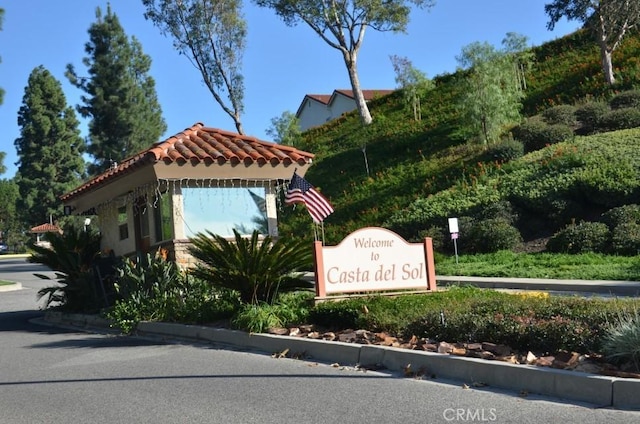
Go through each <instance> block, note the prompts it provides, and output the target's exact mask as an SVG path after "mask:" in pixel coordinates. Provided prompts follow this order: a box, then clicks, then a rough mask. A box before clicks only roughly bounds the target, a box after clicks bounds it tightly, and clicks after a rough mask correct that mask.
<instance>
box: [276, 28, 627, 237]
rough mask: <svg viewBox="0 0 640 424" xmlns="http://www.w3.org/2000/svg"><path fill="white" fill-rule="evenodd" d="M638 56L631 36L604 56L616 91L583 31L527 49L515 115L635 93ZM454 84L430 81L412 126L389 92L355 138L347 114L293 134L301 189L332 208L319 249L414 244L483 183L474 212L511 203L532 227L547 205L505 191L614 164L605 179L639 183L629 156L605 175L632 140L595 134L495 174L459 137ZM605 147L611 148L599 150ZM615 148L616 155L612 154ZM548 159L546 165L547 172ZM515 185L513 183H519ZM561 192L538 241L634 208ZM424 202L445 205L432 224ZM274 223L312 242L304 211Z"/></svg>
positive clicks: (493, 165)
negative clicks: (611, 210)
mask: <svg viewBox="0 0 640 424" xmlns="http://www.w3.org/2000/svg"><path fill="white" fill-rule="evenodd" d="M639 51H640V36H636V37H633V38H629V39H628V40H627V41H626V42H625V43H624V44H623V46H622V47H621V48H620V49H619V50H618V52H617V53H616V55H614V64H615V65H616V66H617V69H618V70H619V75H620V79H621V80H622V81H624V84H620V85H619V86H617V87H614V88H613V89H611V88H608V87H606V86H605V85H604V83H603V78H602V75H601V71H600V68H599V59H598V50H597V47H596V46H595V44H594V43H593V41H592V40H591V38H590V37H589V35H588V34H586V33H585V32H584V31H578V32H576V33H574V34H572V35H569V36H566V37H563V38H561V39H558V40H555V41H552V42H549V43H546V44H544V45H542V46H539V47H536V48H534V49H533V52H534V54H535V57H536V64H535V67H534V69H533V70H532V71H531V73H530V74H529V75H528V77H527V83H528V86H527V87H528V88H527V91H526V98H525V100H524V102H523V114H524V115H525V116H532V115H535V114H536V113H539V112H540V111H543V110H545V109H546V108H548V107H552V106H554V105H557V104H562V103H566V104H575V103H580V102H586V101H590V100H593V99H609V98H611V97H612V96H613V95H614V94H615V93H616V92H619V91H622V90H625V89H630V88H633V87H634V86H636V85H637V84H638V83H640V80H639V78H640V72H639V71H638V70H640V59H639V58H638V54H637V53H638V52H639ZM458 77H459V75H457V74H446V75H441V76H438V77H436V78H434V82H435V83H436V87H435V89H434V90H433V91H431V92H430V93H429V94H428V95H427V97H426V98H425V99H423V100H422V105H423V110H422V116H423V119H422V121H419V122H416V121H414V120H412V119H411V114H410V113H409V112H408V111H407V110H406V109H405V107H404V104H403V101H402V96H401V93H399V92H395V93H393V94H391V95H389V96H386V97H383V98H379V99H376V100H374V101H373V102H372V103H371V113H372V115H373V117H374V122H373V124H371V125H369V126H367V127H365V128H363V127H362V126H361V124H360V122H359V119H358V117H357V115H356V114H355V113H351V114H347V115H345V116H343V117H341V118H339V119H337V120H335V121H332V122H330V123H328V124H326V125H324V126H322V127H319V128H315V129H312V130H309V131H307V132H305V133H304V134H303V137H304V140H303V141H302V142H301V144H300V145H299V146H297V147H300V148H302V149H303V150H307V151H310V152H313V153H315V154H316V155H317V157H316V162H315V164H314V166H313V167H312V168H311V169H310V170H309V172H308V173H307V179H308V180H309V181H310V182H311V183H312V184H314V185H315V186H316V188H317V189H319V190H320V191H322V193H324V194H325V195H326V196H327V197H328V198H329V199H330V200H331V202H332V204H333V206H334V208H335V213H334V214H332V215H331V216H330V217H328V218H327V220H326V221H325V226H324V236H325V241H326V242H327V243H328V244H335V243H338V242H339V241H341V240H342V238H344V237H345V236H346V235H347V234H349V233H350V232H352V231H354V230H355V229H357V228H361V227H364V226H387V227H390V228H393V229H395V230H397V231H398V232H399V233H400V234H401V235H403V236H404V237H407V238H409V239H412V238H416V237H418V236H422V235H424V231H425V230H427V228H428V227H429V226H430V225H434V224H437V225H443V223H441V222H437V220H439V219H440V220H441V219H443V217H445V216H447V215H448V214H451V213H470V212H473V211H472V209H473V207H471V206H469V204H468V203H469V202H470V200H469V199H468V198H467V196H465V195H460V193H463V192H464V191H461V188H465V189H468V188H473V187H475V190H476V191H477V190H479V187H481V186H480V180H482V179H490V178H493V179H494V180H487V181H490V184H489V186H490V190H489V189H487V191H486V193H475V194H474V196H478V197H480V198H482V199H483V201H484V202H487V201H489V200H490V199H495V198H501V199H506V200H509V201H513V200H515V203H516V207H517V208H519V210H518V211H517V212H518V213H519V214H520V216H525V217H528V216H531V217H535V216H536V214H537V213H538V209H537V208H542V209H544V210H546V209H547V206H548V205H546V204H544V202H546V201H547V200H548V197H547V196H543V195H537V196H538V201H539V202H542V203H543V204H542V205H535V207H531V208H530V206H531V205H533V204H535V202H534V201H532V200H530V199H529V198H528V197H527V196H525V195H524V194H517V193H516V191H517V190H516V188H515V187H519V190H521V191H522V190H525V191H526V190H529V191H530V190H531V188H530V187H528V186H527V184H530V185H531V184H533V182H532V181H538V180H539V181H540V184H542V185H543V186H544V185H546V187H547V188H548V189H549V190H551V191H553V190H555V189H556V188H557V187H558V184H557V181H556V178H561V176H564V175H565V174H566V173H565V171H563V170H560V169H557V167H564V166H565V165H566V166H568V167H569V168H571V169H573V170H574V171H575V170H578V169H582V171H580V172H582V174H583V176H584V175H587V174H589V175H595V174H597V173H598V171H597V169H598V167H600V166H601V165H602V164H603V163H606V162H607V161H609V162H611V163H613V164H614V165H613V166H611V167H610V168H611V172H613V171H614V170H615V169H618V170H626V171H628V172H627V174H625V176H624V178H623V181H626V179H628V178H631V179H633V178H636V180H637V179H639V178H638V177H640V174H639V173H638V169H637V166H638V165H637V164H638V163H640V158H636V157H635V156H629V159H628V160H625V165H624V166H622V167H620V166H618V167H617V166H615V161H616V160H618V159H621V158H624V157H627V156H628V155H629V154H632V155H633V154H635V153H634V152H635V150H634V149H636V148H637V147H638V145H640V142H639V141H638V140H640V133H639V132H637V131H634V130H631V131H629V132H626V133H623V134H620V135H615V134H614V133H611V134H610V135H603V134H600V135H598V136H592V137H595V138H593V139H591V138H590V137H584V138H580V137H578V138H576V139H575V140H572V141H569V142H568V143H570V144H559V145H557V146H552V147H553V148H552V149H550V150H547V151H540V152H534V153H532V154H529V155H527V156H525V157H523V158H522V159H520V160H518V161H514V162H513V164H506V165H505V166H502V165H503V164H501V163H498V162H496V161H495V160H493V159H492V158H491V157H488V155H487V151H486V149H485V148H484V147H483V146H480V145H477V144H471V143H469V142H467V140H466V139H465V136H464V134H461V132H460V130H459V127H460V126H459V124H458V122H457V118H458V115H457V111H456V107H455V99H456V96H457V95H458V94H459V84H458V83H457V80H458ZM608 137H614V138H616V140H618V141H617V142H615V143H609V141H608ZM598 146H608V147H607V149H606V151H607V155H608V156H607V158H600V157H598V158H597V159H593V160H591V159H590V158H589V155H592V154H593V153H594V152H598V151H599V150H598V149H599V148H600V147H598ZM615 146H618V147H620V149H622V150H620V151H616V150H615V148H616V147H615ZM612 149H614V150H612ZM559 152H561V153H559ZM550 157H551V158H553V161H551V162H552V163H553V164H552V165H550V163H551V162H550ZM633 160H635V161H636V162H635V163H634V162H633ZM594 161H595V162H594ZM612 161H613V162H612ZM629 161H631V162H629ZM542 163H545V164H546V165H542ZM589 164H593V166H595V168H592V167H590V166H591V165H589ZM507 165H508V166H507ZM627 165H628V166H627ZM549 166H555V167H556V171H557V172H555V171H554V172H555V173H549V172H548V171H549ZM367 167H368V170H369V173H368V175H367ZM581 167H582V168H581ZM523 169H529V171H530V172H531V173H530V174H527V172H525V171H523ZM567 172H569V171H567ZM577 172H578V171H576V172H574V173H573V174H571V175H575V174H576V173H577ZM607 172H609V171H607ZM607 172H604V174H603V175H602V178H596V177H594V179H593V181H596V182H597V184H600V183H602V182H603V181H604V182H606V181H609V179H615V180H616V181H618V182H619V181H620V178H621V177H620V175H618V174H615V172H613V173H608V174H607ZM524 174H527V175H526V176H524ZM497 175H499V176H500V177H498V176H497ZM519 176H522V178H523V179H522V180H519V178H520V177H519ZM562 178H564V177H562ZM593 181H591V180H590V181H589V182H588V183H587V185H589V184H592V183H593ZM581 184H582V183H581ZM583 185H584V184H583ZM631 185H632V186H633V184H631ZM497 186H502V187H506V186H509V187H512V192H509V193H507V194H505V195H503V194H504V193H503V194H500V190H498V189H497ZM616 187H617V186H616ZM565 188H566V191H567V192H571V196H572V197H568V198H563V197H562V196H561V195H559V194H557V192H556V195H555V197H554V200H556V201H557V203H558V205H560V206H558V211H557V212H558V213H557V214H556V215H558V214H559V215H562V214H561V213H560V212H563V211H562V210H561V209H562V207H561V204H563V202H564V204H565V207H564V212H567V214H565V215H567V216H564V217H563V218H559V217H558V220H557V222H555V223H554V224H553V225H542V227H544V228H542V227H541V228H540V231H543V230H544V231H546V232H547V233H548V232H549V231H553V230H555V229H557V228H560V224H561V223H563V222H564V221H563V219H574V220H575V219H583V218H586V217H588V216H587V215H589V216H590V215H594V214H596V212H597V213H600V212H601V211H602V210H604V209H606V208H607V207H612V205H620V204H626V203H630V202H635V201H636V197H637V196H638V190H637V187H636V186H633V187H631V186H630V187H628V188H626V189H619V188H616V189H615V190H609V191H607V190H604V191H601V196H602V197H605V198H607V199H608V200H606V201H598V202H595V203H594V202H592V201H591V200H589V201H586V202H582V201H583V200H585V199H584V193H582V194H576V193H575V192H576V190H577V189H574V188H571V189H569V188H567V187H565ZM596 191H597V190H596ZM620 191H622V192H624V193H625V194H624V196H618V194H620V193H619V192H620ZM445 193H448V194H445ZM525 194H526V193H525ZM611 196H614V198H611ZM616 196H617V197H616ZM430 197H435V198H450V201H449V203H447V210H446V211H442V213H440V215H439V216H437V215H438V214H433V213H432V212H431V215H429V213H426V211H423V210H421V209H420V208H419V206H420V205H421V204H422V205H424V204H425V199H428V198H430ZM567 202H568V203H567ZM427 203H428V202H427ZM445 203H446V202H445ZM471 203H473V201H471ZM582 203H584V204H582ZM577 204H580V205H579V206H580V207H581V208H582V209H589V208H591V207H592V206H593V205H598V207H597V208H595V209H593V211H592V212H591V213H586V212H584V211H582V212H580V213H579V214H575V216H573V217H571V215H572V213H573V212H572V208H573V206H576V205H577ZM475 206H477V205H475ZM412 214H413V215H416V217H415V219H413V221H412V223H411V224H409V223H408V222H407V220H406V219H403V217H404V218H406V217H409V216H411V215H412ZM559 215H558V216H559ZM281 216H282V219H281V222H282V225H281V234H283V235H290V236H294V237H308V238H312V237H313V234H314V232H313V226H312V223H311V220H310V219H309V217H308V214H307V213H306V211H304V208H296V209H295V210H292V209H291V208H284V209H283V210H282V211H281ZM532 222H533V221H532ZM539 224H544V223H539ZM532 225H533V224H532ZM536 225H537V224H536ZM536 236H538V231H535V230H531V229H529V231H524V234H523V237H525V239H526V238H532V237H536Z"/></svg>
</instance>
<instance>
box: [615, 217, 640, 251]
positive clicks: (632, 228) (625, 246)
mask: <svg viewBox="0 0 640 424" xmlns="http://www.w3.org/2000/svg"><path fill="white" fill-rule="evenodd" d="M611 251H612V253H615V254H618V255H628V256H634V255H640V223H637V222H626V223H623V224H620V225H617V226H616V227H615V228H613V230H612V231H611Z"/></svg>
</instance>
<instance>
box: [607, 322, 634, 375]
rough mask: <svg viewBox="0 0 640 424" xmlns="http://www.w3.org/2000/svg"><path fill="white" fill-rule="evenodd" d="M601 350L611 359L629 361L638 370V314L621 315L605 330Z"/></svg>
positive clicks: (619, 361) (621, 361) (620, 361)
mask: <svg viewBox="0 0 640 424" xmlns="http://www.w3.org/2000/svg"><path fill="white" fill-rule="evenodd" d="M602 351H603V352H604V354H605V355H606V356H607V357H608V358H609V359H610V360H612V361H614V362H618V363H623V362H631V363H632V364H633V365H634V366H635V369H636V371H640V315H639V314H638V311H636V313H635V314H628V315H626V316H621V317H620V318H619V319H618V320H617V322H613V323H611V324H610V325H609V326H608V327H607V328H606V330H605V335H604V338H603V343H602Z"/></svg>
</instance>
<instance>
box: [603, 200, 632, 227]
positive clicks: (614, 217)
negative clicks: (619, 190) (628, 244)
mask: <svg viewBox="0 0 640 424" xmlns="http://www.w3.org/2000/svg"><path fill="white" fill-rule="evenodd" d="M601 220H602V222H604V223H605V224H607V225H608V226H609V228H610V229H611V230H613V229H614V228H615V227H617V226H618V225H621V224H629V223H640V205H636V204H629V205H623V206H619V207H617V208H612V209H609V210H608V211H606V212H605V213H603V214H602V217H601Z"/></svg>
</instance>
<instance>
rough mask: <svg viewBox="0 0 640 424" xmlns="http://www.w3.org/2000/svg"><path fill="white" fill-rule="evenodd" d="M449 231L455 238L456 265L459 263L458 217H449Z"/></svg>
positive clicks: (453, 238) (452, 238) (452, 237)
mask: <svg viewBox="0 0 640 424" xmlns="http://www.w3.org/2000/svg"><path fill="white" fill-rule="evenodd" d="M449 232H450V233H451V240H453V250H454V252H455V254H456V265H458V233H459V230H458V218H449Z"/></svg>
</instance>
